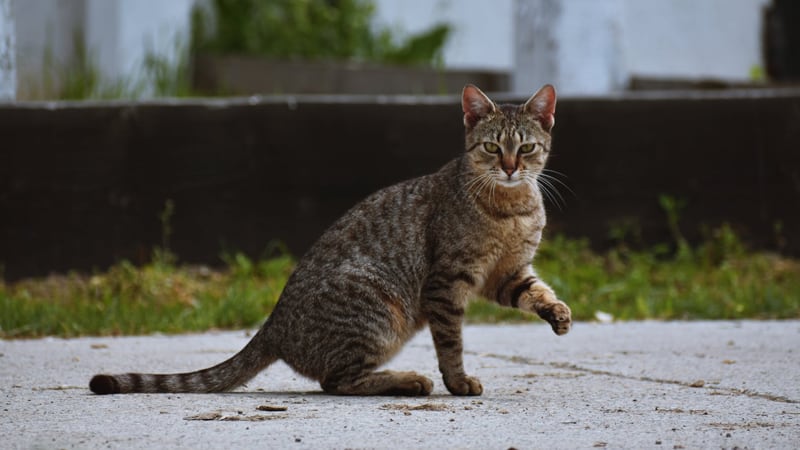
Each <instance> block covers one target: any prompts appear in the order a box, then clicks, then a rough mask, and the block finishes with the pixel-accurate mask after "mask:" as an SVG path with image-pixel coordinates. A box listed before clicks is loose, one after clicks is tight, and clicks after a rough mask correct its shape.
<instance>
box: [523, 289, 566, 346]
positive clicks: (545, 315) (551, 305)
mask: <svg viewBox="0 0 800 450" xmlns="http://www.w3.org/2000/svg"><path fill="white" fill-rule="evenodd" d="M517 302H518V304H517V307H518V308H519V309H521V310H523V311H531V312H535V313H536V314H538V315H539V317H541V318H542V319H544V320H546V321H547V322H548V323H549V324H550V326H551V327H552V328H553V332H555V333H556V334H557V335H559V336H560V335H563V334H567V332H569V329H570V327H571V326H572V311H570V309H569V306H567V304H566V303H564V302H562V301H561V300H559V299H558V298H557V297H556V293H555V292H553V289H552V288H551V287H550V286H548V285H547V284H546V283H545V282H544V281H542V280H536V282H534V283H533V284H531V285H530V287H529V288H528V289H527V290H525V291H523V292H522V293H521V295H520V296H519V298H518V300H517Z"/></svg>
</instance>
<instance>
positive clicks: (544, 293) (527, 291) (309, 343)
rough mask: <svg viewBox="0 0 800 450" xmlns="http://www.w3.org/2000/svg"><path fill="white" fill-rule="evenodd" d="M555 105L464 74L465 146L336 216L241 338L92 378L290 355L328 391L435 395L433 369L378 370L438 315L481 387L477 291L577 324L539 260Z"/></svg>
mask: <svg viewBox="0 0 800 450" xmlns="http://www.w3.org/2000/svg"><path fill="white" fill-rule="evenodd" d="M555 105H556V94H555V90H554V89H553V87H552V86H550V85H546V86H544V87H543V88H541V89H540V90H539V91H538V92H537V93H536V94H534V95H533V96H532V97H531V98H530V99H529V100H528V101H527V102H526V103H525V104H523V105H521V106H516V105H497V104H495V103H494V102H492V100H490V99H489V98H488V97H487V96H486V95H485V94H484V93H483V92H481V91H480V90H479V89H478V88H477V87H475V86H473V85H467V86H466V87H465V88H464V91H463V94H462V109H463V111H464V126H465V128H466V139H465V140H466V151H465V152H464V153H463V154H462V155H461V156H460V157H458V158H456V159H454V160H453V161H450V162H449V163H448V164H446V165H445V166H444V167H442V168H441V169H440V170H439V171H438V172H436V173H434V174H431V175H427V176H423V177H420V178H416V179H412V180H408V181H405V182H402V183H399V184H396V185H394V186H391V187H388V188H385V189H383V190H380V191H378V192H376V193H375V194H373V195H371V196H370V197H368V198H367V199H366V200H364V201H362V202H361V203H359V204H357V205H356V206H355V207H353V208H352V209H351V210H350V211H349V212H347V213H346V214H345V215H344V216H343V217H342V218H340V219H339V220H338V221H337V222H335V223H334V224H333V225H332V226H331V227H330V228H329V229H328V230H327V231H326V232H325V233H324V234H323V235H322V237H321V238H320V239H319V241H317V242H316V243H315V244H314V245H313V247H312V248H311V249H310V250H309V251H308V253H307V254H306V255H305V256H304V257H303V258H302V259H301V260H300V261H299V263H298V264H297V268H296V269H295V271H294V273H292V275H291V277H290V278H289V280H288V282H287V284H286V287H285V289H284V290H283V293H282V294H281V296H280V299H279V301H278V304H277V306H276V307H275V310H274V311H273V313H272V314H271V315H270V316H269V318H268V319H267V321H266V323H264V325H263V326H262V327H261V329H260V330H259V331H258V333H257V334H256V335H255V336H253V338H252V339H251V340H250V342H249V343H248V344H247V345H246V346H245V347H244V349H242V350H241V351H240V352H239V353H237V354H236V355H235V356H233V357H232V358H230V359H228V360H227V361H225V362H223V363H220V364H218V365H216V366H214V367H211V368H208V369H203V370H199V371H196V372H190V373H183V374H171V375H155V374H136V373H128V374H120V375H95V376H94V378H92V380H91V382H90V383H89V387H90V389H91V390H92V391H93V392H95V393H97V394H112V393H127V392H219V391H227V390H230V389H233V388H235V387H237V386H240V385H242V384H243V383H245V382H247V381H248V380H250V379H251V378H252V377H254V376H255V375H256V374H258V373H259V372H260V371H261V370H263V369H264V368H265V367H267V366H268V365H270V364H271V363H273V362H275V361H276V360H278V359H282V360H284V361H285V362H286V363H287V364H288V365H289V366H291V367H292V368H293V369H294V370H296V371H297V372H299V373H300V374H302V375H304V376H306V377H310V378H312V379H314V380H317V381H319V383H320V384H321V386H322V389H323V390H324V391H325V392H327V393H331V394H342V395H427V394H430V393H431V390H432V389H433V382H432V381H431V380H430V379H429V378H427V377H424V376H422V375H419V374H417V373H415V372H397V371H391V370H383V371H376V369H377V368H378V367H380V366H381V365H383V364H384V363H386V362H387V361H389V359H390V358H392V356H394V355H395V354H396V353H397V352H398V351H399V350H400V348H401V347H402V346H403V344H405V343H406V342H407V341H408V340H409V339H410V338H411V337H412V336H414V334H415V333H416V332H417V331H419V330H420V329H421V328H423V327H424V326H425V325H428V326H429V328H430V331H431V334H432V335H433V342H434V345H435V348H436V355H437V357H438V360H439V370H440V371H441V373H442V376H443V379H444V384H445V386H446V387H447V389H448V390H449V391H450V392H451V393H452V394H454V395H480V394H481V393H482V392H483V387H482V386H481V383H480V382H479V381H478V379H476V378H474V377H471V376H469V375H467V374H466V373H465V372H464V366H463V362H462V353H463V351H462V350H463V349H462V339H461V325H462V320H463V316H464V307H465V306H466V303H467V300H468V299H469V298H470V297H471V296H474V295H475V294H480V295H482V296H484V297H485V298H487V299H490V300H493V301H495V302H497V303H499V304H500V305H504V306H510V307H514V308H519V309H521V310H524V311H532V312H536V313H537V314H538V315H539V316H540V317H541V318H543V319H544V320H546V321H547V322H549V323H550V325H551V326H552V328H553V331H555V333H556V334H559V335H561V334H564V333H566V332H567V331H569V328H570V324H571V313H570V309H569V307H568V306H567V305H566V304H565V303H564V302H562V301H560V300H558V299H557V298H556V295H555V293H554V292H553V290H552V289H551V288H550V287H549V286H548V285H547V284H545V283H544V282H543V281H542V280H540V279H539V278H538V277H537V276H536V274H535V272H534V271H533V268H532V267H531V261H532V260H533V256H534V253H535V252H536V248H537V246H538V245H539V240H540V239H541V236H542V229H543V228H544V226H545V210H544V205H543V203H542V194H541V192H540V190H539V184H538V182H539V181H542V180H540V179H539V178H540V177H541V176H542V171H543V169H544V165H545V162H546V160H547V157H548V154H549V152H550V141H551V139H550V130H551V129H552V127H553V124H554V120H555V119H554V116H553V114H554V112H555Z"/></svg>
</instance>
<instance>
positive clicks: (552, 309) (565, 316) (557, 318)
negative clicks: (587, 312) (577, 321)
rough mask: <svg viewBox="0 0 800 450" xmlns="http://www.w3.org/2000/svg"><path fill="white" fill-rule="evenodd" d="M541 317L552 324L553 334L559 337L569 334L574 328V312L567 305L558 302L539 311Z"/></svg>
mask: <svg viewBox="0 0 800 450" xmlns="http://www.w3.org/2000/svg"><path fill="white" fill-rule="evenodd" d="M537 312H538V313H539V317H541V318H542V319H544V320H546V321H547V322H548V323H550V326H551V327H553V332H554V333H555V334H557V335H559V336H561V335H563V334H567V332H569V329H570V326H572V311H570V309H569V306H567V304H566V303H564V302H562V301H561V300H558V301H556V302H554V303H551V304H549V305H547V306H545V307H544V308H542V309H540V310H539V311H537Z"/></svg>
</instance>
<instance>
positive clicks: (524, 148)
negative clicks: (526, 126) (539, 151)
mask: <svg viewBox="0 0 800 450" xmlns="http://www.w3.org/2000/svg"><path fill="white" fill-rule="evenodd" d="M535 148H536V144H522V145H520V146H519V152H520V153H530V152H532V151H533V149H535Z"/></svg>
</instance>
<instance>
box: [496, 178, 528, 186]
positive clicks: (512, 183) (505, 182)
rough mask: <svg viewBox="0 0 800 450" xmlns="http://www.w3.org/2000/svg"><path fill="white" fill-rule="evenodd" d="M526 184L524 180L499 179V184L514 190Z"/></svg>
mask: <svg viewBox="0 0 800 450" xmlns="http://www.w3.org/2000/svg"><path fill="white" fill-rule="evenodd" d="M523 183H524V182H523V181H522V178H516V177H515V178H499V179H497V184H499V185H500V186H503V187H507V188H513V187H517V186H521V185H522V184H523Z"/></svg>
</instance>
